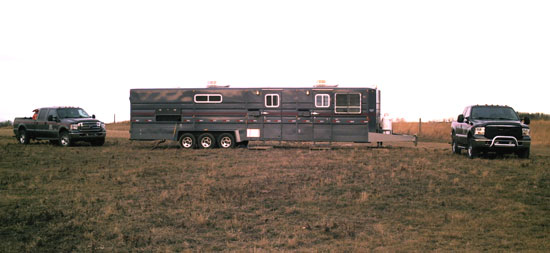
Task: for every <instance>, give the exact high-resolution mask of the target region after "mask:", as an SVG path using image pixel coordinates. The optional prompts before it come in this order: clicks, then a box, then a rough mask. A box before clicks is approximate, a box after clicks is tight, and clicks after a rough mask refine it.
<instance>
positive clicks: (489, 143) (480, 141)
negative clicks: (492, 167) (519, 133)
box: [472, 136, 531, 152]
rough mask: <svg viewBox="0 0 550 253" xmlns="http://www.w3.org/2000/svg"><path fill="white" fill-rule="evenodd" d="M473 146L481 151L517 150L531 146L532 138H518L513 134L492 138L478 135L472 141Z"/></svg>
mask: <svg viewBox="0 0 550 253" xmlns="http://www.w3.org/2000/svg"><path fill="white" fill-rule="evenodd" d="M472 146H473V148H475V149H477V150H480V151H497V152H498V151H510V152H513V151H516V150H520V149H528V148H530V147H531V138H528V137H527V138H526V137H524V138H522V139H519V140H518V139H517V138H515V137H513V136H495V137H494V138H492V139H489V138H485V137H484V136H477V137H476V138H474V139H473V142H472Z"/></svg>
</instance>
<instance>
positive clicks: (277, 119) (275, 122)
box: [261, 89, 283, 140]
mask: <svg viewBox="0 0 550 253" xmlns="http://www.w3.org/2000/svg"><path fill="white" fill-rule="evenodd" d="M263 94H264V108H263V109H262V110H261V114H262V117H261V118H262V120H263V121H262V130H261V131H262V134H261V136H262V139H263V140H280V139H281V132H282V126H283V124H282V117H283V116H282V109H283V106H282V92H281V90H274V89H269V90H263Z"/></svg>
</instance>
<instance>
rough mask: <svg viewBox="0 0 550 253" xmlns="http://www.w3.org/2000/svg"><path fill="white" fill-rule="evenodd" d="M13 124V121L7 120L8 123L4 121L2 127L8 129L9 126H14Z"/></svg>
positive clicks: (0, 125)
mask: <svg viewBox="0 0 550 253" xmlns="http://www.w3.org/2000/svg"><path fill="white" fill-rule="evenodd" d="M12 125H13V123H12V122H11V120H6V121H2V122H0V127H7V126H12Z"/></svg>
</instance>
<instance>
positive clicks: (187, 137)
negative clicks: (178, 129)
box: [178, 133, 196, 149]
mask: <svg viewBox="0 0 550 253" xmlns="http://www.w3.org/2000/svg"><path fill="white" fill-rule="evenodd" d="M178 143H179V144H180V147H182V148H184V149H191V148H195V144H196V140H195V136H194V135H193V134H190V133H185V134H183V135H182V136H181V137H180V139H179V141H178Z"/></svg>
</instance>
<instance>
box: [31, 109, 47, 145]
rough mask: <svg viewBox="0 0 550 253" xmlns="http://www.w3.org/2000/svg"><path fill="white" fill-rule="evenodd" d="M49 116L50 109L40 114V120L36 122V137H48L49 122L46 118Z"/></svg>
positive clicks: (41, 111)
mask: <svg viewBox="0 0 550 253" xmlns="http://www.w3.org/2000/svg"><path fill="white" fill-rule="evenodd" d="M47 115H48V109H41V110H40V112H39V113H38V118H37V119H36V122H35V124H36V125H35V129H34V134H33V135H34V137H37V138H44V137H46V131H47V130H48V121H47V119H46V116H47Z"/></svg>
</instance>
